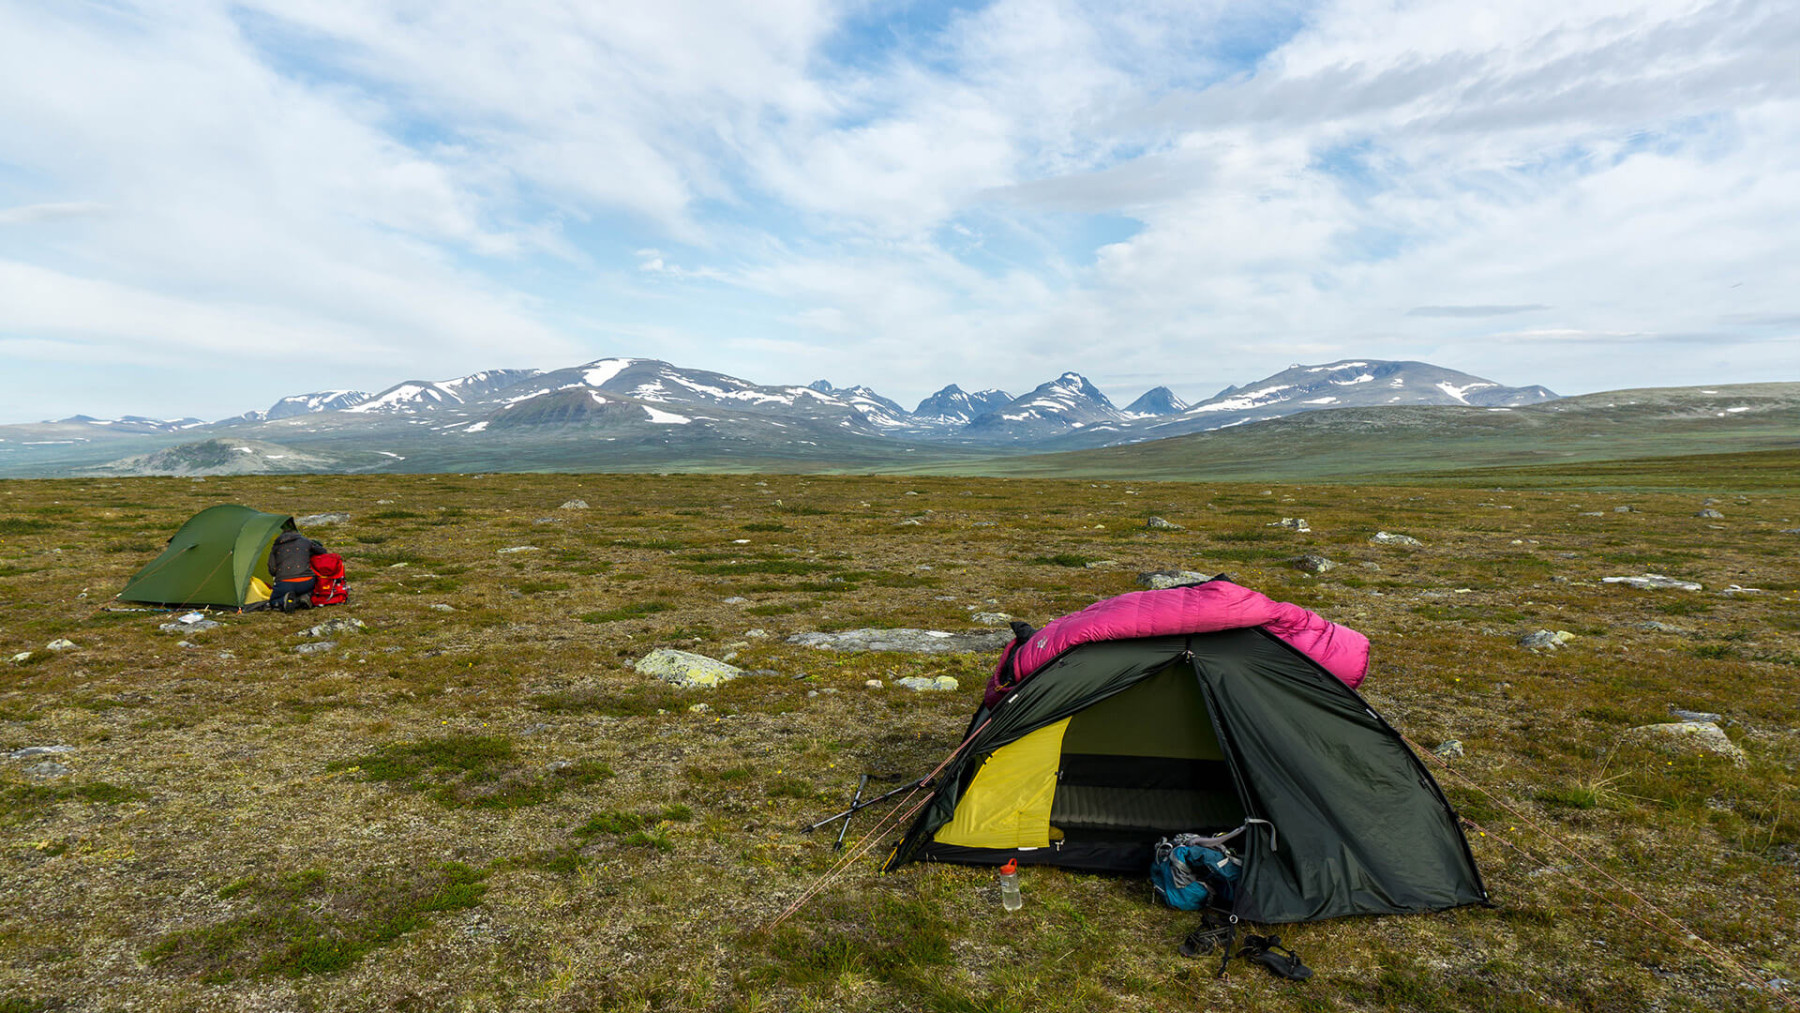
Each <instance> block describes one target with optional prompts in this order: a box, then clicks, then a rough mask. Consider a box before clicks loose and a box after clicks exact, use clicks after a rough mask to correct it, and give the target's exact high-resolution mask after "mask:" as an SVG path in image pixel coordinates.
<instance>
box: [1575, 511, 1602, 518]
mask: <svg viewBox="0 0 1800 1013" xmlns="http://www.w3.org/2000/svg"><path fill="white" fill-rule="evenodd" d="M1581 516H1583V517H1605V516H1606V514H1604V513H1602V512H1600V511H1598V510H1583V511H1582V512H1581Z"/></svg>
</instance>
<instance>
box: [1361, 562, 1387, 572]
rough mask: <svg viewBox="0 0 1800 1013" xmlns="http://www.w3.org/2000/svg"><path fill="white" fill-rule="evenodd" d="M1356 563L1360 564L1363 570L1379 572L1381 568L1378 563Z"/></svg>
mask: <svg viewBox="0 0 1800 1013" xmlns="http://www.w3.org/2000/svg"><path fill="white" fill-rule="evenodd" d="M1357 565H1359V566H1361V567H1362V568H1363V569H1365V570H1375V571H1377V572H1379V571H1380V570H1381V564H1380V563H1359V564H1357Z"/></svg>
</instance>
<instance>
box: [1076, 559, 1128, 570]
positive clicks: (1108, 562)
mask: <svg viewBox="0 0 1800 1013" xmlns="http://www.w3.org/2000/svg"><path fill="white" fill-rule="evenodd" d="M1118 568H1119V561H1118V560H1116V559H1096V560H1094V561H1093V562H1091V563H1084V564H1082V569H1084V570H1117V569H1118Z"/></svg>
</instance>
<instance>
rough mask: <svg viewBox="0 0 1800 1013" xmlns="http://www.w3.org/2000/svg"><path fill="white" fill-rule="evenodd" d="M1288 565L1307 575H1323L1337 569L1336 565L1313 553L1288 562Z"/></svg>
mask: <svg viewBox="0 0 1800 1013" xmlns="http://www.w3.org/2000/svg"><path fill="white" fill-rule="evenodd" d="M1288 565H1290V566H1292V567H1293V568H1294V569H1296V570H1304V571H1305V572H1307V573H1324V572H1325V571H1327V570H1333V569H1336V568H1337V564H1336V563H1334V562H1332V561H1331V560H1329V559H1326V558H1325V557H1324V556H1321V555H1319V554H1317V553H1313V552H1309V553H1307V554H1306V555H1304V556H1298V557H1295V558H1294V559H1290V560H1288Z"/></svg>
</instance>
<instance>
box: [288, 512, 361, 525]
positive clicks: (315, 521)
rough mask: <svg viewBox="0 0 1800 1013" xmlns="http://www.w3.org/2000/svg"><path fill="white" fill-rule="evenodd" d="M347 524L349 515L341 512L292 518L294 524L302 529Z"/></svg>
mask: <svg viewBox="0 0 1800 1013" xmlns="http://www.w3.org/2000/svg"><path fill="white" fill-rule="evenodd" d="M349 522H350V515H349V514H347V513H341V512H334V513H324V514H307V515H306V516H305V517H296V518H294V524H295V525H296V526H298V527H302V528H323V527H328V526H330V525H333V524H348V523H349Z"/></svg>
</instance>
